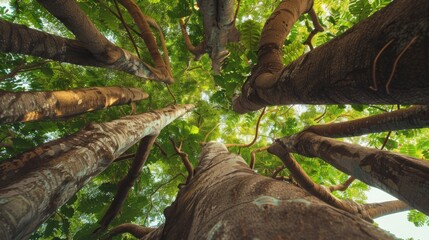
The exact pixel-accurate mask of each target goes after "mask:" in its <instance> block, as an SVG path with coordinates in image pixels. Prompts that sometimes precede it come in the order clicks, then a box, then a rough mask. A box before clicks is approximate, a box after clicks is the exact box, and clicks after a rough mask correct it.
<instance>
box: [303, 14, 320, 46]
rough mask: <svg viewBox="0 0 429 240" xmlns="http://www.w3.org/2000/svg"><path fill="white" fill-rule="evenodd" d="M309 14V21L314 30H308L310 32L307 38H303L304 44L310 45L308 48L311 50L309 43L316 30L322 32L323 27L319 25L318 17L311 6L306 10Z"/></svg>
mask: <svg viewBox="0 0 429 240" xmlns="http://www.w3.org/2000/svg"><path fill="white" fill-rule="evenodd" d="M308 14H309V15H310V18H311V21H312V22H313V26H314V30H313V31H311V32H310V34H309V35H308V37H307V40H305V42H304V44H306V45H308V46H309V47H310V50H313V49H314V48H313V44H311V40H312V39H313V37H314V36H315V35H316V34H317V33H318V32H323V31H325V29H324V28H323V27H322V25H320V22H319V19H318V18H317V14H316V11H314V8H311V9H310V11H309V12H308Z"/></svg>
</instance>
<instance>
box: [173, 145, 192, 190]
mask: <svg viewBox="0 0 429 240" xmlns="http://www.w3.org/2000/svg"><path fill="white" fill-rule="evenodd" d="M170 141H171V144H173V148H174V151H176V154H177V155H179V156H180V159H181V160H182V162H183V164H184V165H185V167H186V170H187V171H188V178H187V179H186V184H188V183H189V182H190V181H191V179H192V177H193V176H194V168H193V167H192V163H191V162H190V161H189V158H188V154H187V153H185V152H183V151H182V145H183V142H180V144H179V146H177V145H176V143H175V142H174V140H173V139H172V138H170Z"/></svg>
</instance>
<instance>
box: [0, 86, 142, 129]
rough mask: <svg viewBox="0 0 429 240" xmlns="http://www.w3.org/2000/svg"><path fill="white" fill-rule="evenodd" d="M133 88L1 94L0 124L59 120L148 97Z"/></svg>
mask: <svg viewBox="0 0 429 240" xmlns="http://www.w3.org/2000/svg"><path fill="white" fill-rule="evenodd" d="M148 96H149V95H148V94H147V93H145V92H143V91H141V90H139V89H136V88H122V87H99V88H82V89H76V90H68V91H53V92H18V93H15V92H0V123H12V122H26V121H36V120H44V119H59V118H64V117H69V116H74V115H77V114H81V113H85V112H90V111H95V110H99V109H104V108H107V107H110V106H115V105H122V104H128V103H131V102H135V101H139V100H142V99H146V98H148Z"/></svg>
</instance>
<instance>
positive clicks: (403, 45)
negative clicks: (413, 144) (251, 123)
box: [234, 0, 429, 113]
mask: <svg viewBox="0 0 429 240" xmlns="http://www.w3.org/2000/svg"><path fill="white" fill-rule="evenodd" d="M428 4H429V2H428V1H425V0H418V1H413V2H409V1H405V0H399V1H394V2H392V3H391V4H390V5H388V6H387V7H386V8H384V9H382V10H381V11H379V12H377V13H375V14H374V15H372V16H371V17H369V18H368V19H366V20H364V21H362V22H360V23H359V24H357V25H356V26H354V27H353V28H351V29H349V30H348V31H347V32H346V33H344V34H343V35H342V36H339V37H337V38H335V39H333V40H332V41H330V42H328V43H327V44H324V45H323V46H321V47H318V48H316V49H314V50H313V51H311V52H309V53H307V54H304V55H303V56H301V57H300V58H298V59H297V60H295V61H294V62H292V63H291V64H290V65H288V66H286V67H284V68H282V66H281V62H279V61H280V60H281V58H280V57H281V51H280V49H281V46H282V45H278V44H279V43H280V42H277V43H278V44H273V45H275V47H272V48H267V49H269V50H264V48H260V51H259V52H260V53H259V55H260V57H259V60H258V65H257V66H259V65H260V63H259V61H261V62H263V63H264V62H270V61H271V62H272V64H271V65H268V66H266V65H263V66H260V68H261V70H260V68H256V69H254V71H253V73H252V75H251V76H250V77H249V79H248V81H247V82H246V83H245V85H244V86H243V88H242V94H241V96H239V97H238V98H237V99H235V100H234V110H235V111H236V112H239V113H245V112H248V111H254V110H257V109H260V108H262V107H264V106H269V105H286V104H295V103H301V104H302V103H304V104H351V103H353V104H357V103H364V104H428V102H429V82H428V81H427V79H428V78H429V70H428V69H429V61H428V56H429V55H428V53H427V49H429V39H428V38H429V34H428V29H429V21H427V11H426V9H428V7H429V6H428ZM292 10H293V9H292ZM292 10H286V11H285V14H286V13H287V12H290V11H292ZM275 14H277V13H276V12H275V13H274V14H273V15H275ZM279 24H280V23H279ZM289 25H290V24H289V23H288V26H289ZM268 26H271V24H270V23H269V22H268V23H267V25H266V28H268ZM276 34H278V33H276V31H274V30H273V31H272V35H273V36H271V35H268V34H264V33H263V35H262V38H261V44H260V46H265V45H268V46H270V44H271V38H274V39H275V36H276ZM389 41H392V43H391V44H390V46H388V47H387V48H386V49H385V50H384V51H383V52H382V54H381V56H380V57H379V59H378V61H377V62H376V63H374V59H375V58H376V56H377V54H378V53H379V52H380V50H381V49H382V48H383V46H384V45H386V43H388V42H389ZM411 42H412V44H411V45H409V44H410V43H411ZM280 44H282V42H281V43H280ZM404 49H407V50H406V51H405V52H404V53H403V51H404ZM264 52H267V53H266V54H265V53H264ZM401 53H403V55H402V56H399V55H400V54H401ZM266 59H267V60H266ZM270 59H273V60H270ZM399 59H400V61H399V62H398V61H397V60H399ZM394 62H396V63H397V64H396V66H393V65H394ZM274 65H275V66H274ZM374 65H376V67H375V74H376V76H377V81H376V88H374V83H373V80H372V76H373V67H374ZM260 71H262V72H263V73H262V74H259V73H260ZM266 71H269V73H265V72H266ZM392 73H394V75H393V76H392V78H391V77H390V76H391V74H392ZM388 83H389V84H390V86H389V88H388V89H389V92H387V91H386V85H387V84H388ZM373 89H378V90H376V91H375V90H373Z"/></svg>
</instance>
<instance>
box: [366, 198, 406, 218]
mask: <svg viewBox="0 0 429 240" xmlns="http://www.w3.org/2000/svg"><path fill="white" fill-rule="evenodd" d="M363 208H364V210H365V211H366V213H367V215H368V216H369V217H370V218H378V217H383V216H386V215H389V214H393V213H398V212H402V211H407V210H411V209H412V208H411V207H410V206H408V205H407V204H406V203H404V202H402V201H400V200H393V201H387V202H382V203H370V204H364V205H363Z"/></svg>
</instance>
